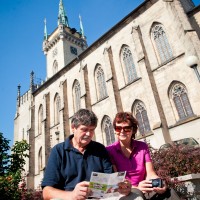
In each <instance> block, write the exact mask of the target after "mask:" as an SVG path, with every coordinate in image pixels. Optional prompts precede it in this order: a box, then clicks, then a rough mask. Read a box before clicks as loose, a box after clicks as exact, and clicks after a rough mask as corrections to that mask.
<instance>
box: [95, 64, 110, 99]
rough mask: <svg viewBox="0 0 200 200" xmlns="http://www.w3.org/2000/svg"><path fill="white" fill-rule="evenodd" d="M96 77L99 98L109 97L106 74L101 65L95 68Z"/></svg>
mask: <svg viewBox="0 0 200 200" xmlns="http://www.w3.org/2000/svg"><path fill="white" fill-rule="evenodd" d="M95 78H96V86H97V95H98V100H101V99H103V98H105V97H107V96H108V94H107V89H106V81H105V75H104V72H103V69H102V68H101V66H100V65H98V66H97V68H96V70H95Z"/></svg>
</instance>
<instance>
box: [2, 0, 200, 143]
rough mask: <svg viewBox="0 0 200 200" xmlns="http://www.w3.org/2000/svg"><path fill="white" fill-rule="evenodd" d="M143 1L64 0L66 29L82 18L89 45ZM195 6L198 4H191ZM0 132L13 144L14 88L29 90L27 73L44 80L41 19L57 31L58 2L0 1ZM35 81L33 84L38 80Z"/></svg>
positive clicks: (15, 95)
mask: <svg viewBox="0 0 200 200" xmlns="http://www.w3.org/2000/svg"><path fill="white" fill-rule="evenodd" d="M142 2H143V0H63V3H64V7H65V11H66V13H67V16H68V20H69V26H70V27H72V28H76V29H77V30H78V31H79V29H80V27H79V17H78V16H79V14H80V15H81V17H82V22H83V27H84V32H85V35H86V37H87V42H88V45H91V44H92V43H93V42H94V41H96V40H97V39H98V38H99V37H100V36H101V35H103V34H104V33H105V32H107V31H108V30H109V29H110V28H111V27H112V26H114V25H115V24H116V23H117V22H119V21H120V20H121V19H122V18H123V17H125V16H126V15H127V14H129V13H130V12H131V11H132V10H133V9H135V8H136V7H137V6H138V5H140V4H141V3H142ZM194 3H195V5H198V4H199V3H200V0H194ZM0 4H1V6H0V29H1V31H0V39H1V42H0V55H1V56H0V94H1V95H0V132H2V133H3V134H4V137H6V138H7V139H9V140H11V142H10V144H12V143H13V133H14V117H15V111H16V98H17V86H18V84H20V85H21V94H23V93H25V92H26V91H27V90H28V89H29V84H30V78H29V77H30V72H31V71H32V70H33V71H34V72H35V76H36V78H37V79H38V80H40V79H45V76H46V60H45V56H44V54H43V52H42V41H43V35H44V18H46V20H47V31H48V33H51V32H53V30H54V29H55V28H56V27H57V15H58V5H59V0H0ZM37 79H36V80H37Z"/></svg>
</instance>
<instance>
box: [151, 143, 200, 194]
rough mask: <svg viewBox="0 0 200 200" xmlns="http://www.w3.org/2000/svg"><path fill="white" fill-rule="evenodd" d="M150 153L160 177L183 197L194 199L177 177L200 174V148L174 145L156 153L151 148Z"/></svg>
mask: <svg viewBox="0 0 200 200" xmlns="http://www.w3.org/2000/svg"><path fill="white" fill-rule="evenodd" d="M150 152H151V156H152V162H153V165H154V168H155V171H156V173H157V174H158V176H160V177H161V178H162V179H164V180H165V181H166V183H167V185H168V186H169V187H172V188H174V189H175V190H176V191H177V193H178V194H179V195H181V196H182V197H184V198H186V197H193V196H192V195H193V194H188V193H187V189H186V188H185V186H184V183H180V182H178V179H177V178H176V177H179V176H183V175H188V174H197V173H200V147H191V146H187V145H172V146H170V147H169V148H167V149H160V150H154V151H151V148H150ZM172 178H173V179H172ZM180 191H181V192H180Z"/></svg>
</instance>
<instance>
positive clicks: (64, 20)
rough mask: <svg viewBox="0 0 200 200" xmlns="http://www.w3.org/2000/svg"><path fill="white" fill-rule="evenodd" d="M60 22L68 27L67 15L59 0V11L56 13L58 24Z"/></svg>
mask: <svg viewBox="0 0 200 200" xmlns="http://www.w3.org/2000/svg"><path fill="white" fill-rule="evenodd" d="M61 24H62V25H66V26H67V27H69V23H68V18H67V15H66V14H65V9H64V5H63V1H62V0H60V3H59V13H58V25H61Z"/></svg>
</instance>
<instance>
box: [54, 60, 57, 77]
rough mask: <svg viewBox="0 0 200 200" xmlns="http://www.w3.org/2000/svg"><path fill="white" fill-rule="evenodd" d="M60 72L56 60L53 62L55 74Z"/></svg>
mask: <svg viewBox="0 0 200 200" xmlns="http://www.w3.org/2000/svg"><path fill="white" fill-rule="evenodd" d="M57 72H58V62H57V61H56V60H55V61H54V63H53V75H54V74H56V73H57Z"/></svg>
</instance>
